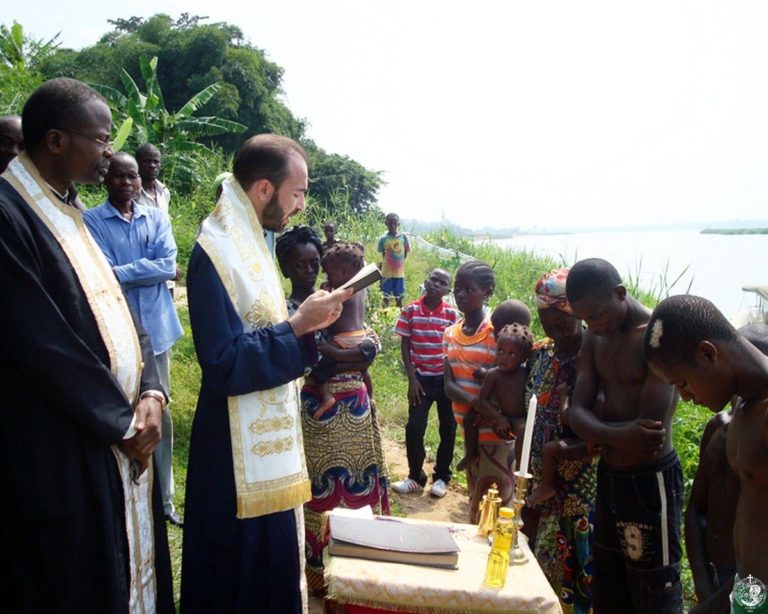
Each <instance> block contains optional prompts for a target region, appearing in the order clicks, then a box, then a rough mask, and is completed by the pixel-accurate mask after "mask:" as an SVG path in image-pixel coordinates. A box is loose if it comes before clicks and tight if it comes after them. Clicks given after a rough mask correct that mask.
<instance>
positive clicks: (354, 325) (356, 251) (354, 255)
mask: <svg viewBox="0 0 768 614" xmlns="http://www.w3.org/2000/svg"><path fill="white" fill-rule="evenodd" d="M364 265H365V258H364V256H363V251H362V250H361V249H360V247H358V246H357V245H355V244H352V243H344V242H338V243H335V244H334V245H333V246H332V247H331V248H330V249H329V250H328V251H327V252H325V255H324V256H323V260H322V267H323V271H325V274H326V276H327V278H328V280H327V282H326V283H325V284H323V286H322V287H323V288H324V289H326V290H329V291H331V290H333V289H335V288H338V287H339V286H342V285H344V284H345V283H346V282H348V281H349V280H350V279H352V278H353V277H354V276H355V274H356V273H357V272H358V271H359V270H360V269H362V268H363V266H364ZM364 317H365V292H364V291H361V292H356V293H355V294H353V295H352V297H351V298H349V299H348V300H347V301H346V302H345V303H344V305H343V308H342V311H341V315H340V316H339V318H338V319H337V320H336V321H335V322H334V323H333V324H331V325H330V326H329V327H328V329H327V331H328V333H329V334H330V335H332V339H331V340H330V341H329V342H327V343H324V344H322V345H320V346H319V347H318V351H319V352H320V354H321V355H322V356H323V358H322V359H321V361H320V363H319V364H318V366H317V367H315V369H313V371H312V377H313V379H314V380H315V383H316V384H317V385H318V393H319V396H320V405H319V407H318V410H317V412H316V413H315V415H314V418H315V419H318V418H320V417H321V416H322V415H323V414H324V413H325V412H327V411H328V410H329V409H331V408H332V407H333V406H334V405H335V403H336V400H335V399H334V397H333V394H331V392H330V391H329V390H328V387H327V385H326V383H325V380H326V379H327V378H328V376H329V375H331V372H332V371H333V372H338V371H339V369H342V368H345V367H346V370H356V369H357V368H359V367H360V365H361V364H362V363H367V362H370V361H371V360H372V359H373V358H374V357H375V355H376V351H377V348H376V346H377V345H378V344H377V340H376V339H375V338H374V337H373V336H372V335H373V333H372V331H370V329H368V328H367V327H366V326H365V323H364V321H363V319H364ZM361 371H362V373H363V379H364V381H365V385H366V388H367V389H368V395H369V396H370V397H373V384H372V382H371V378H370V375H369V374H368V371H367V369H361Z"/></svg>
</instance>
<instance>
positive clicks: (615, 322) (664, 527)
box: [566, 258, 683, 614]
mask: <svg viewBox="0 0 768 614" xmlns="http://www.w3.org/2000/svg"><path fill="white" fill-rule="evenodd" d="M566 293H567V295H568V301H569V303H570V305H571V308H572V309H573V313H574V315H576V317H578V318H581V319H582V320H584V321H585V322H586V323H587V326H588V327H589V330H588V331H587V332H586V333H585V335H584V340H583V343H582V346H581V352H580V355H579V359H578V363H577V366H578V371H579V373H578V376H577V379H576V383H575V387H574V393H573V400H572V405H571V409H570V422H571V428H572V429H573V431H574V432H575V433H576V434H577V435H578V436H579V437H581V438H582V439H584V440H585V441H590V442H595V443H598V444H600V446H601V450H602V451H601V456H602V458H601V461H600V464H599V466H598V485H597V500H596V506H595V533H594V540H595V543H594V564H595V574H594V608H595V612H600V614H606V613H611V612H617V613H621V614H626V613H628V612H647V613H649V614H665V613H673V612H674V613H679V612H682V609H683V600H682V587H681V584H680V557H681V554H682V552H681V546H680V534H681V529H680V525H681V509H682V505H683V480H682V471H681V468H680V461H679V460H678V458H677V455H676V454H675V451H674V450H673V449H672V431H671V426H672V425H671V422H672V414H673V412H674V409H675V406H676V404H677V395H676V394H675V390H674V387H672V386H670V385H669V384H667V383H665V382H664V381H662V380H661V379H660V378H659V377H658V376H656V375H655V374H654V373H653V372H651V371H650V370H649V369H648V366H647V364H646V362H645V358H644V356H643V335H644V334H645V328H646V325H647V323H648V319H649V318H650V310H649V309H647V308H646V307H645V306H643V305H642V304H640V303H639V302H638V301H637V300H636V299H634V298H633V297H632V296H631V295H629V294H628V293H627V290H626V288H625V287H624V286H623V285H622V283H621V277H620V276H619V274H618V272H617V271H616V269H615V268H614V267H613V266H612V265H611V264H610V263H608V262H606V261H605V260H602V259H598V258H591V259H588V260H582V261H580V262H577V263H576V264H575V265H574V266H573V267H572V268H571V270H570V272H569V274H568V281H567V283H566ZM601 388H602V390H603V391H604V393H605V404H604V407H603V408H602V410H601V416H602V417H601V418H598V417H597V416H596V415H595V413H594V411H593V410H594V407H595V403H596V400H597V398H598V393H599V391H600V389H601Z"/></svg>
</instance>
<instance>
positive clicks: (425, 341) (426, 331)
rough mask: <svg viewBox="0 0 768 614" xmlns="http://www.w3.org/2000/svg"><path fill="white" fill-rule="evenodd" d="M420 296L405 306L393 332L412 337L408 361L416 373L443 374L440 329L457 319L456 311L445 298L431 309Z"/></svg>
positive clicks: (427, 374)
mask: <svg viewBox="0 0 768 614" xmlns="http://www.w3.org/2000/svg"><path fill="white" fill-rule="evenodd" d="M424 298H425V297H422V298H420V299H419V300H417V301H414V302H412V303H410V304H408V305H406V306H405V308H404V309H403V311H402V313H401V314H400V317H399V318H398V319H397V324H395V334H397V335H400V336H401V337H410V338H411V362H412V363H413V366H414V368H415V369H416V373H418V374H419V375H426V376H435V375H442V374H443V361H444V358H445V357H444V356H443V332H444V331H445V329H446V328H448V327H449V326H451V325H452V324H455V323H456V322H458V320H459V312H458V311H456V310H455V309H454V308H453V307H451V306H450V305H449V304H448V303H446V302H445V301H440V304H439V305H438V306H437V308H435V309H434V310H433V311H432V310H430V309H429V307H427V306H426V305H425V304H424Z"/></svg>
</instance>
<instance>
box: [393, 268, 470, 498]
mask: <svg viewBox="0 0 768 614" xmlns="http://www.w3.org/2000/svg"><path fill="white" fill-rule="evenodd" d="M424 289H425V294H424V296H423V297H421V298H420V299H418V300H417V301H414V302H413V303H410V304H409V305H407V306H406V307H405V309H403V311H402V313H401V314H400V318H399V319H398V320H397V324H396V325H395V334H397V335H399V336H400V351H401V355H402V359H403V366H404V367H405V371H406V373H407V374H408V423H407V424H406V425H405V449H406V454H407V456H408V477H407V478H406V479H405V480H401V481H399V482H395V483H393V484H392V489H393V490H394V491H395V492H398V493H401V494H405V493H415V492H421V491H422V490H423V489H424V486H425V485H426V483H427V475H426V474H425V473H424V470H423V465H424V459H425V458H426V452H425V450H424V433H425V431H426V429H427V421H428V419H429V409H430V407H432V404H433V403H436V404H437V418H438V421H439V423H440V445H439V446H438V448H437V461H436V463H435V471H434V474H433V475H432V488H430V490H429V494H431V495H433V496H435V497H443V496H445V493H446V492H447V489H448V482H449V481H450V479H451V461H452V460H453V447H454V441H455V437H456V421H455V420H454V419H453V412H452V411H451V400H450V399H449V398H448V397H447V396H445V386H444V379H443V364H444V356H443V347H442V340H443V332H444V331H445V329H446V328H447V327H448V326H451V325H453V324H455V323H456V322H457V321H458V319H459V312H458V311H456V310H455V309H454V308H452V307H451V306H450V305H448V303H446V302H445V301H444V300H443V297H444V296H445V295H446V294H448V292H449V291H450V289H451V275H450V273H448V272H447V271H443V270H442V269H434V270H433V271H432V272H431V273H430V274H429V276H428V277H427V279H426V281H425V282H424Z"/></svg>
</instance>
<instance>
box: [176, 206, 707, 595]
mask: <svg viewBox="0 0 768 614" xmlns="http://www.w3.org/2000/svg"><path fill="white" fill-rule="evenodd" d="M194 211H195V215H194V216H192V217H191V216H186V218H185V219H188V220H191V221H188V222H187V224H186V226H185V227H184V229H183V231H182V232H184V233H187V235H186V237H185V240H184V241H183V246H184V250H185V251H186V253H185V254H181V260H182V261H186V260H187V259H188V250H189V249H190V248H191V245H192V241H191V240H190V239H189V238H190V237H193V233H192V232H191V230H192V227H196V224H197V223H198V220H197V217H198V215H199V214H200V212H198V211H197V209H194ZM304 217H305V219H304V222H305V223H306V222H310V223H313V224H315V225H316V226H318V225H319V224H318V221H319V220H324V219H327V218H329V217H331V216H329V215H327V214H324V213H323V212H320V213H318V214H316V215H315V216H313V217H311V218H309V217H308V216H307V215H306V214H305V215H304ZM333 217H335V219H336V221H337V222H338V223H339V229H340V236H341V237H343V238H348V239H357V238H362V239H363V242H364V243H365V245H366V253H367V259H368V260H373V261H376V260H377V259H378V258H377V256H376V252H375V247H376V245H375V241H376V239H377V238H378V236H379V235H380V234H382V233H383V232H384V231H385V228H384V224H383V220H379V219H378V218H377V217H376V216H374V215H368V216H347V217H344V218H343V219H340V218H339V216H333ZM431 239H432V240H433V242H436V241H441V244H442V245H443V246H445V247H449V248H451V249H454V250H456V251H459V252H462V253H470V254H473V255H475V256H476V257H479V258H482V259H484V260H486V261H487V262H489V264H491V265H492V266H493V267H494V269H495V271H496V276H497V287H496V292H495V294H494V296H493V298H492V300H491V301H490V304H491V306H494V305H495V304H497V303H498V302H500V301H502V300H505V299H507V298H512V297H514V298H519V299H521V300H523V301H525V302H526V303H527V304H528V305H529V306H531V307H532V306H533V286H534V283H535V281H536V279H537V278H538V277H539V276H540V275H541V274H542V273H543V272H545V271H547V270H549V269H551V268H552V267H554V266H560V265H561V264H562V263H558V262H555V261H552V260H547V259H542V258H539V257H536V256H534V255H532V254H531V253H527V252H508V251H506V250H503V249H500V248H498V247H496V246H494V245H492V244H489V243H484V244H473V243H472V242H470V241H467V240H466V239H462V238H461V237H457V236H455V235H450V234H445V235H444V236H439V233H438V236H432V237H431ZM179 244H180V246H181V245H182V241H179ZM458 263H459V259H458V257H454V258H449V259H441V258H439V257H437V256H435V255H433V254H428V253H424V252H419V251H414V252H412V253H411V255H410V256H409V257H408V259H407V261H406V297H405V303H407V302H408V301H411V300H414V299H415V298H417V296H418V288H419V284H420V283H422V282H423V281H424V279H426V277H427V273H428V272H429V271H430V270H431V269H432V268H434V267H441V268H445V269H447V270H449V271H451V272H453V271H455V270H456V268H457V266H458ZM641 298H643V299H644V301H645V302H646V303H649V304H651V303H652V302H653V298H652V297H649V296H644V297H641ZM368 303H369V304H368V309H367V320H368V323H369V324H370V325H371V326H372V327H373V328H374V329H375V330H376V332H377V333H378V335H379V337H380V339H381V342H382V346H383V351H382V353H381V354H380V355H379V356H378V357H377V359H376V361H375V362H374V364H373V366H372V367H371V377H372V380H373V383H374V389H375V396H376V401H377V407H378V412H379V419H380V422H381V426H382V431H383V433H384V436H385V437H387V438H389V439H392V440H395V441H401V442H402V441H404V429H405V423H406V420H407V414H408V408H407V400H406V396H407V380H406V377H405V372H404V370H403V367H402V364H401V361H400V340H399V338H398V337H396V336H395V335H394V332H393V331H394V325H395V321H396V319H397V316H398V314H399V310H398V309H397V308H396V307H389V308H388V309H382V308H381V307H380V305H381V295H380V293H379V290H378V288H376V287H374V288H372V289H371V292H370V293H369V301H368ZM180 316H181V319H182V323H183V325H184V329H185V336H184V337H183V338H182V339H181V340H179V342H178V343H177V344H176V346H175V347H174V354H173V361H172V388H173V389H172V396H173V405H172V411H173V419H174V436H175V441H174V477H175V484H176V507H177V509H178V511H179V513H180V514H182V515H183V513H184V501H183V499H184V489H185V485H186V463H187V458H188V454H189V436H190V430H191V425H192V418H193V415H194V410H195V404H196V402H197V394H198V390H199V386H200V368H199V366H198V364H197V361H196V358H195V353H194V346H193V343H192V337H191V332H190V330H189V317H188V312H187V310H186V309H185V308H182V309H181V310H180ZM534 330H535V331H536V334H537V335H541V329H540V327H539V324H538V322H537V321H536V319H535V318H534ZM710 416H711V414H710V413H709V412H708V411H706V410H703V409H701V408H698V407H695V406H693V405H691V404H690V403H681V404H680V406H679V407H678V410H677V414H676V417H675V419H674V429H673V430H674V443H675V447H676V449H677V451H678V454H679V455H680V459H681V462H682V465H683V471H684V479H685V486H686V496H687V494H688V492H690V485H691V482H692V481H693V476H694V474H695V471H696V466H697V464H698V447H699V441H700V438H701V433H702V432H703V428H704V424H705V423H706V421H707V420H708V419H709V417H710ZM438 443H439V434H438V427H437V418H436V412H434V411H433V412H431V415H430V421H429V425H428V428H427V433H426V437H425V446H426V448H427V453H428V454H429V455H431V456H434V454H435V453H436V450H437V445H438ZM462 444H463V442H462V440H461V436H460V435H457V445H456V451H455V454H454V465H455V462H457V461H458V460H459V458H460V456H461V453H462V450H463V445H462ZM391 477H392V478H401V477H404V476H391ZM456 480H457V482H458V483H460V484H463V485H466V483H465V478H464V475H463V474H462V475H457V476H456ZM394 512H395V513H396V514H399V513H401V511H400V510H398V509H395V510H394ZM181 535H182V532H181V531H180V530H179V529H177V528H175V527H169V537H170V543H171V556H172V561H173V569H174V588H175V592H176V599H177V600H178V590H179V574H180V568H181ZM683 586H684V591H685V594H686V600H687V601H688V602H689V603H690V602H691V600H692V598H693V582H692V580H691V576H690V571H689V569H688V566H687V560H686V561H684V571H683Z"/></svg>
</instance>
